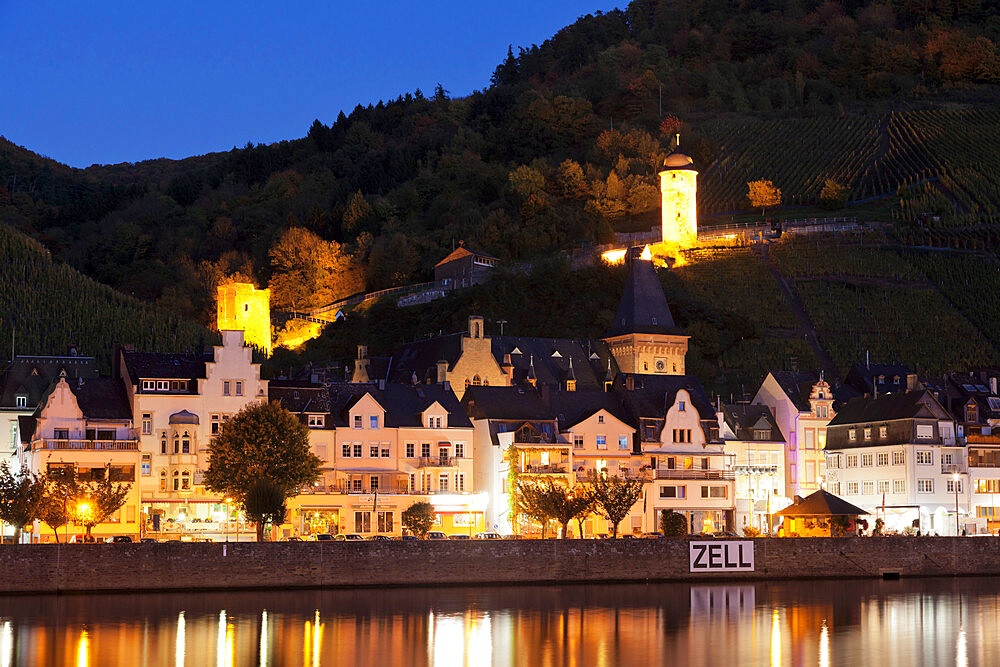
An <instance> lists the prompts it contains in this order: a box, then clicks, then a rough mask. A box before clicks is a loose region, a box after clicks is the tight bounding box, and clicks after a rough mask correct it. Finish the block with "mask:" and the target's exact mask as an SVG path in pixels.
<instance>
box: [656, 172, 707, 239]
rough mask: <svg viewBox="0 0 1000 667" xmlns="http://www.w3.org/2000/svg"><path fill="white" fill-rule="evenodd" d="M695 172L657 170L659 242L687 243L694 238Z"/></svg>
mask: <svg viewBox="0 0 1000 667" xmlns="http://www.w3.org/2000/svg"><path fill="white" fill-rule="evenodd" d="M697 191H698V172H697V171H695V170H694V169H667V170H665V171H661V172H660V195H661V198H662V199H661V201H662V212H663V223H662V224H663V242H664V243H680V244H682V245H688V244H691V243H694V242H695V241H696V240H697V239H698V205H697V202H696V201H695V195H696V193H697Z"/></svg>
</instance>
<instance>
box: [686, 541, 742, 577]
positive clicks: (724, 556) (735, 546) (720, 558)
mask: <svg viewBox="0 0 1000 667" xmlns="http://www.w3.org/2000/svg"><path fill="white" fill-rule="evenodd" d="M688 549H689V555H690V558H691V568H690V571H691V572H753V571H754V569H753V542H752V541H750V540H747V541H739V542H735V541H733V542H730V541H726V542H723V541H717V542H716V541H713V542H690V543H689V546H688Z"/></svg>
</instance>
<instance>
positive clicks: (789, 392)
mask: <svg viewBox="0 0 1000 667" xmlns="http://www.w3.org/2000/svg"><path fill="white" fill-rule="evenodd" d="M771 376H772V377H773V378H774V379H775V381H776V382H777V383H778V385H779V386H780V387H781V389H782V391H784V392H785V395H786V396H788V398H789V399H790V400H791V401H792V404H793V405H794V406H795V408H796V409H797V410H798V411H799V412H809V410H810V409H811V406H810V405H809V394H810V393H812V388H813V385H814V384H816V383H817V382H819V373H813V372H807V371H771Z"/></svg>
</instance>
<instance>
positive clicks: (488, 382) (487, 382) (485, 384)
mask: <svg viewBox="0 0 1000 667" xmlns="http://www.w3.org/2000/svg"><path fill="white" fill-rule="evenodd" d="M483 386H484V387H488V386H490V381H489V379H488V378H487V379H486V380H483Z"/></svg>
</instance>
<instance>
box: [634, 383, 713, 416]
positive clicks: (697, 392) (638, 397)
mask: <svg viewBox="0 0 1000 667" xmlns="http://www.w3.org/2000/svg"><path fill="white" fill-rule="evenodd" d="M629 376H631V377H632V381H633V387H634V389H632V390H626V391H625V397H626V399H625V400H626V405H628V406H629V410H630V412H631V413H632V420H633V421H632V423H635V424H638V423H639V419H640V418H643V417H646V418H650V417H652V418H656V419H663V417H664V416H665V415H666V413H667V410H666V409H667V408H668V407H670V406H671V405H673V404H674V400H675V398H676V397H677V392H678V391H680V390H681V389H686V390H687V391H688V393H689V394H690V395H691V404H692V405H693V406H694V407H695V409H697V410H698V415H699V417H701V419H702V420H712V421H715V419H716V417H715V410H714V409H713V408H712V401H711V400H710V399H709V398H708V394H707V393H705V388H704V387H702V386H701V383H700V382H699V381H698V378H696V377H695V376H693V375H638V374H623V378H624V379H625V380H626V381H627V379H628V377H629Z"/></svg>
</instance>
